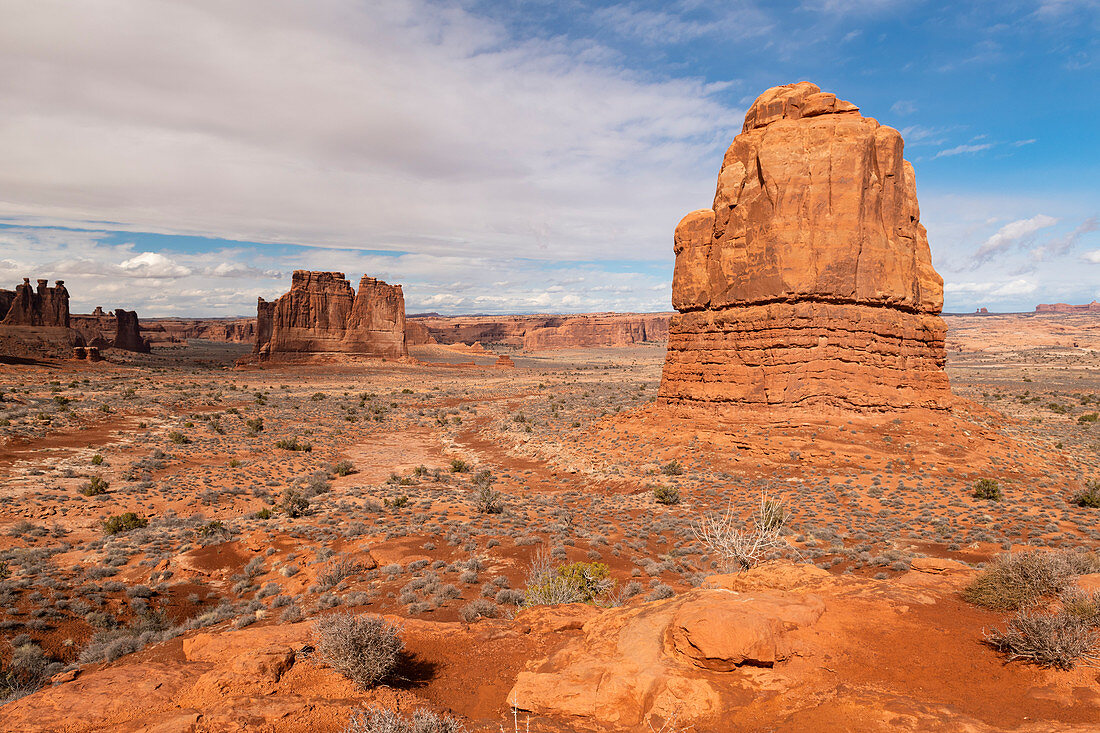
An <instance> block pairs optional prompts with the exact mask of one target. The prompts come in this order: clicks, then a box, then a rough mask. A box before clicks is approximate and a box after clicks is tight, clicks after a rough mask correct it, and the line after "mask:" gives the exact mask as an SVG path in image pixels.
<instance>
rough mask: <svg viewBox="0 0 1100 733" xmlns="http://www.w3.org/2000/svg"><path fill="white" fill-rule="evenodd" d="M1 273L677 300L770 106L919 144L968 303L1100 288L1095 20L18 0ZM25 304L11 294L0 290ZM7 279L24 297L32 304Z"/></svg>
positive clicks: (853, 6)
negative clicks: (834, 107)
mask: <svg viewBox="0 0 1100 733" xmlns="http://www.w3.org/2000/svg"><path fill="white" fill-rule="evenodd" d="M0 19H2V20H3V21H4V22H2V23H0V282H10V283H14V282H18V281H19V279H20V278H21V277H25V276H27V277H32V278H34V277H44V276H48V277H60V278H63V279H65V280H66V282H67V284H68V285H69V290H70V293H71V294H72V298H73V307H74V310H76V311H85V310H90V309H91V308H93V307H94V306H96V305H102V306H104V307H106V308H113V307H118V306H122V307H127V308H137V310H138V312H139V313H140V314H143V315H147V316H163V315H193V316H194V315H235V314H249V313H252V312H254V307H255V299H256V297H257V296H263V297H265V298H271V297H275V296H277V295H279V294H280V293H282V292H284V291H285V290H286V289H287V287H288V283H289V274H290V272H291V271H293V270H294V269H299V268H308V269H326V270H340V271H343V272H345V273H347V274H348V276H349V277H350V278H352V279H353V280H356V281H357V280H358V278H359V276H360V275H361V274H363V273H367V274H370V275H374V276H378V277H382V278H384V279H386V280H389V281H391V282H400V283H403V284H404V286H405V293H406V300H407V305H408V309H409V311H410V312H416V311H427V310H433V311H439V312H444V313H463V312H466V313H468V312H487V313H494V312H496V313H504V312H536V311H557V312H582V311H596V310H667V309H668V308H669V297H670V282H671V277H672V262H673V257H672V246H671V244H672V230H673V228H674V226H675V224H676V222H677V221H678V220H679V218H680V217H681V216H682V215H683V214H684V213H686V212H688V211H690V210H692V209H696V208H701V207H705V206H708V205H709V204H710V199H711V197H712V196H713V191H714V182H715V179H716V177H717V173H718V167H719V164H720V162H721V156H722V153H723V151H724V150H725V148H726V147H727V146H728V145H729V143H730V141H731V140H732V139H733V136H734V135H735V134H736V133H737V132H738V131H739V129H740V125H741V121H742V118H743V116H744V111H745V109H746V107H747V106H748V104H750V103H751V101H752V99H753V98H754V97H755V96H756V95H757V94H759V93H760V92H761V91H763V90H764V89H766V88H768V87H770V86H773V85H776V84H782V83H787V82H793V81H798V80H802V79H809V80H811V81H813V82H815V83H817V84H818V85H820V86H821V87H822V88H823V89H825V90H827V91H832V92H835V93H836V94H837V95H838V96H840V97H842V98H844V99H848V100H851V101H853V102H855V103H856V104H857V105H859V106H860V108H861V110H862V111H863V114H865V115H868V116H873V117H875V118H877V119H878V120H879V121H880V122H882V123H884V124H888V125H891V126H893V127H896V128H898V129H899V130H901V131H902V134H903V136H904V138H905V140H906V157H907V158H908V159H909V160H911V161H912V162H913V164H914V166H915V168H916V172H917V187H918V195H919V198H920V203H921V213H922V221H923V222H924V224H925V226H926V227H927V228H928V232H929V241H930V243H931V246H932V251H933V259H934V263H935V265H936V267H937V269H938V270H939V271H940V273H941V274H942V275H943V276H944V279H945V288H946V309H947V310H956V311H965V310H972V309H973V308H975V307H978V306H986V307H989V308H990V309H993V310H1031V309H1032V308H1033V307H1034V305H1035V304H1036V303H1039V302H1051V301H1067V302H1087V301H1090V300H1092V299H1094V298H1100V226H1098V219H1097V217H1098V216H1100V123H1098V122H1097V120H1100V2H1097V0H1032V1H1030V2H1011V1H1010V2H970V3H931V2H901V1H897V2H892V1H890V0H812V1H807V2H791V3H764V2H759V3H754V2H738V1H737V0H733V1H724V2H704V1H702V0H681V1H680V2H676V1H675V0H673V1H672V2H607V3H594V2H570V0H556V1H554V2H551V1H549V0H546V1H542V0H523V1H521V0H504V1H497V2H489V1H475V0H469V1H467V2H462V1H454V2H436V1H435V0H371V1H370V2H355V1H353V0H315V1H314V2H305V1H304V0H301V1H299V0H241V1H240V2H234V3H224V2H218V1H216V0H208V1H204V2H189V1H186V0H184V1H179V0H172V1H168V0H87V1H86V2H81V3H70V2H64V1H63V0H36V2H34V3H27V2H20V1H19V0H0ZM0 286H3V285H2V284H0ZM7 286H8V287H10V285H7Z"/></svg>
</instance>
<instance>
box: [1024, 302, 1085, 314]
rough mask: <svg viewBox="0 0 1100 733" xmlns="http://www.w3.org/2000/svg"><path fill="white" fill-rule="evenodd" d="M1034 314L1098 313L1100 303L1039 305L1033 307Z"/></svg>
mask: <svg viewBox="0 0 1100 733" xmlns="http://www.w3.org/2000/svg"><path fill="white" fill-rule="evenodd" d="M1035 312H1036V313H1100V302H1098V301H1095V300H1094V301H1092V302H1091V303H1085V304H1084V305H1070V304H1069V303H1040V304H1039V305H1037V306H1035Z"/></svg>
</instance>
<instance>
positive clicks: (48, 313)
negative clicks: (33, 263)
mask: <svg viewBox="0 0 1100 733" xmlns="http://www.w3.org/2000/svg"><path fill="white" fill-rule="evenodd" d="M47 283H48V281H47V280H39V281H38V288H37V289H35V288H32V287H31V281H30V278H23V283H22V284H21V285H17V286H16V287H15V290H14V291H11V290H0V308H3V310H4V319H3V321H0V323H2V324H3V325H5V326H45V327H60V328H68V327H69V291H67V290H66V289H65V282H64V281H63V280H58V281H57V282H56V283H55V284H54V286H53V287H52V288H51V287H48V285H47Z"/></svg>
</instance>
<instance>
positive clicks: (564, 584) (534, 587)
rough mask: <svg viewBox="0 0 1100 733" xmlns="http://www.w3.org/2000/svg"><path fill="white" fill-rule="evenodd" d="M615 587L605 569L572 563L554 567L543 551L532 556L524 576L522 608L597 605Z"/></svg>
mask: <svg viewBox="0 0 1100 733" xmlns="http://www.w3.org/2000/svg"><path fill="white" fill-rule="evenodd" d="M614 587H615V580H614V579H613V578H611V577H610V570H609V569H608V567H607V565H604V564H603V563H601V562H574V563H569V564H566V565H559V566H555V565H554V563H553V559H552V558H551V556H550V554H548V553H547V552H546V550H545V548H541V549H540V550H539V552H538V553H537V554H536V555H535V560H534V561H533V562H532V563H531V567H530V569H529V570H528V573H527V588H526V590H525V591H524V594H523V603H524V605H525V606H554V605H557V604H560V603H596V602H597V601H599V600H601V599H603V597H604V596H606V595H607V594H608V593H609V592H610V591H611V590H612V589H613V588H614Z"/></svg>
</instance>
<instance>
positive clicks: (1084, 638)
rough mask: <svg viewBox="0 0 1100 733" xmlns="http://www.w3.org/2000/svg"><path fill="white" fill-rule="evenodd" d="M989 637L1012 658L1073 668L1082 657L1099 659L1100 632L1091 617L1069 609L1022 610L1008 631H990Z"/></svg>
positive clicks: (993, 644) (1009, 625)
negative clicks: (1048, 610) (1046, 611)
mask: <svg viewBox="0 0 1100 733" xmlns="http://www.w3.org/2000/svg"><path fill="white" fill-rule="evenodd" d="M986 641H987V643H989V645H990V646H992V647H993V648H994V649H997V650H998V651H1001V652H1004V653H1006V654H1008V658H1009V659H1010V660H1012V659H1026V660H1029V661H1031V662H1034V663H1036V664H1038V665H1039V666H1041V667H1057V668H1058V669H1072V668H1073V667H1074V665H1076V664H1077V662H1079V661H1081V660H1094V659H1096V655H1095V653H1094V650H1095V649H1096V647H1097V645H1098V644H1100V635H1098V634H1097V632H1096V628H1095V627H1094V626H1093V625H1092V624H1090V623H1089V622H1088V621H1087V620H1085V619H1083V618H1081V617H1080V616H1077V615H1075V614H1073V613H1067V612H1066V611H1065V610H1062V611H1059V612H1058V613H1054V614H1043V613H1034V612H1032V611H1020V612H1018V613H1016V614H1015V615H1014V616H1013V617H1012V618H1010V619H1009V620H1008V626H1007V627H1006V628H1005V630H1004V631H993V632H992V633H990V634H986Z"/></svg>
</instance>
